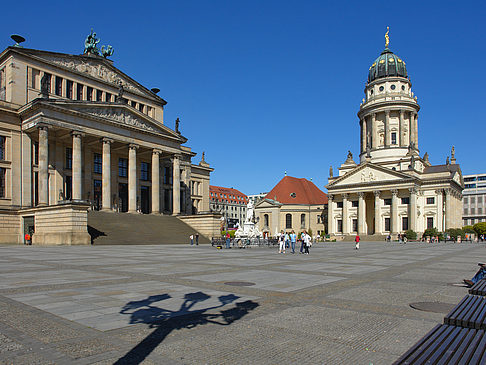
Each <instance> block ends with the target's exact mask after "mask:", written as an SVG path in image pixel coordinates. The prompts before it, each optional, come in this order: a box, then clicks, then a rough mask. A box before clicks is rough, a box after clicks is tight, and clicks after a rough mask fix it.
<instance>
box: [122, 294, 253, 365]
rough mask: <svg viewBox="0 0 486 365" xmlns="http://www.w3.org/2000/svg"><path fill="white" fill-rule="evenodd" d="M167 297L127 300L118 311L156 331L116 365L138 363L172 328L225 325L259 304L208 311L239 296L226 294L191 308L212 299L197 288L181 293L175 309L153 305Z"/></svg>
mask: <svg viewBox="0 0 486 365" xmlns="http://www.w3.org/2000/svg"><path fill="white" fill-rule="evenodd" d="M169 298H171V296H170V295H168V294H161V295H153V296H150V297H148V298H146V299H144V300H139V301H132V302H129V303H127V304H126V305H125V306H124V307H123V309H122V310H121V311H120V313H122V314H130V316H131V317H130V323H146V324H149V325H150V327H151V328H155V330H154V331H152V332H151V333H150V334H149V335H148V336H147V337H145V338H144V339H143V340H142V341H141V342H140V343H138V344H137V345H136V346H135V347H134V348H132V349H131V350H130V351H129V352H127V353H126V354H125V355H124V356H123V357H121V358H120V359H118V360H117V361H116V362H115V364H140V363H141V362H142V361H143V360H144V359H145V358H146V357H147V356H148V355H150V353H151V352H152V351H153V350H154V349H155V348H156V347H157V346H158V345H160V344H161V343H162V341H163V340H164V339H165V338H166V337H167V336H168V335H169V334H170V333H171V332H172V331H173V330H177V329H182V328H194V327H196V326H198V325H204V324H209V323H212V324H217V325H221V326H228V325H230V324H231V323H233V322H235V321H237V320H239V319H241V318H242V317H244V316H245V315H246V314H248V313H249V312H250V311H251V310H253V309H255V308H257V307H258V306H259V304H258V303H257V302H253V301H251V300H247V301H245V302H242V303H236V304H235V306H234V307H233V308H229V309H226V310H221V311H220V312H216V313H207V312H208V311H210V310H215V309H218V308H221V307H224V306H226V305H228V304H231V303H233V302H234V301H236V300H237V299H239V298H240V297H238V296H236V295H234V294H229V295H221V296H219V297H218V301H219V303H218V304H217V305H214V306H209V307H206V308H203V309H194V310H191V309H192V308H194V306H195V305H196V304H198V303H201V302H204V301H206V300H208V299H210V298H211V296H210V295H207V294H205V293H203V292H200V291H199V292H194V293H188V294H186V295H184V301H183V303H182V304H181V305H180V307H179V309H178V310H174V311H173V310H169V309H164V308H159V307H157V306H156V305H155V303H157V302H160V301H163V300H166V299H169Z"/></svg>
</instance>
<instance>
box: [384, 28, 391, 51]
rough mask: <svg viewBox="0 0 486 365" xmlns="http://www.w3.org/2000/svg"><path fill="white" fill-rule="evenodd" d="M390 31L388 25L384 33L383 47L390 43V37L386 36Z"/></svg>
mask: <svg viewBox="0 0 486 365" xmlns="http://www.w3.org/2000/svg"><path fill="white" fill-rule="evenodd" d="M389 32H390V27H386V33H385V47H386V48H388V45H389V44H390V37H388V33H389Z"/></svg>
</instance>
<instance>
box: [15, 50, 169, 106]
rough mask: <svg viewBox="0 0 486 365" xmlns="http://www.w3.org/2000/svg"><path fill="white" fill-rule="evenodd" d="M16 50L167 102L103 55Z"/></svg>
mask: <svg viewBox="0 0 486 365" xmlns="http://www.w3.org/2000/svg"><path fill="white" fill-rule="evenodd" d="M15 51H17V52H20V53H22V54H24V55H27V56H30V57H33V58H36V59H38V60H41V61H44V62H47V63H50V64H54V65H56V66H59V67H61V68H63V69H67V70H69V71H72V72H75V73H78V74H82V75H84V76H88V77H91V78H94V79H97V80H99V81H104V82H107V83H110V84H112V86H114V87H116V88H118V87H119V86H120V85H121V86H123V89H124V90H125V91H127V92H131V93H134V94H138V95H142V96H144V97H146V98H149V99H152V100H154V101H156V102H158V103H160V102H162V103H163V104H165V103H166V102H165V101H164V100H163V99H162V98H160V97H159V96H157V95H155V94H154V93H153V92H151V91H150V90H148V89H147V88H145V87H144V86H142V85H141V84H139V83H138V82H136V81H135V80H133V79H132V78H131V77H129V76H128V75H126V74H124V73H123V72H122V71H120V70H119V69H117V68H116V67H115V66H113V65H112V62H111V61H110V60H107V59H105V58H103V57H100V56H87V55H70V54H64V53H55V52H48V51H39V50H31V49H25V48H20V49H15Z"/></svg>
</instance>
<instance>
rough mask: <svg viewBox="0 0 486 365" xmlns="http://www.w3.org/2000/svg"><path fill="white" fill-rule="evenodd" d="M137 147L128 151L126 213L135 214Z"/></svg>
mask: <svg viewBox="0 0 486 365" xmlns="http://www.w3.org/2000/svg"><path fill="white" fill-rule="evenodd" d="M137 148H138V146H137V145H134V144H131V145H130V146H129V149H128V212H129V213H136V212H137Z"/></svg>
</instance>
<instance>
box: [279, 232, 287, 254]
mask: <svg viewBox="0 0 486 365" xmlns="http://www.w3.org/2000/svg"><path fill="white" fill-rule="evenodd" d="M282 251H283V253H285V234H284V231H280V236H278V253H282Z"/></svg>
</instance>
